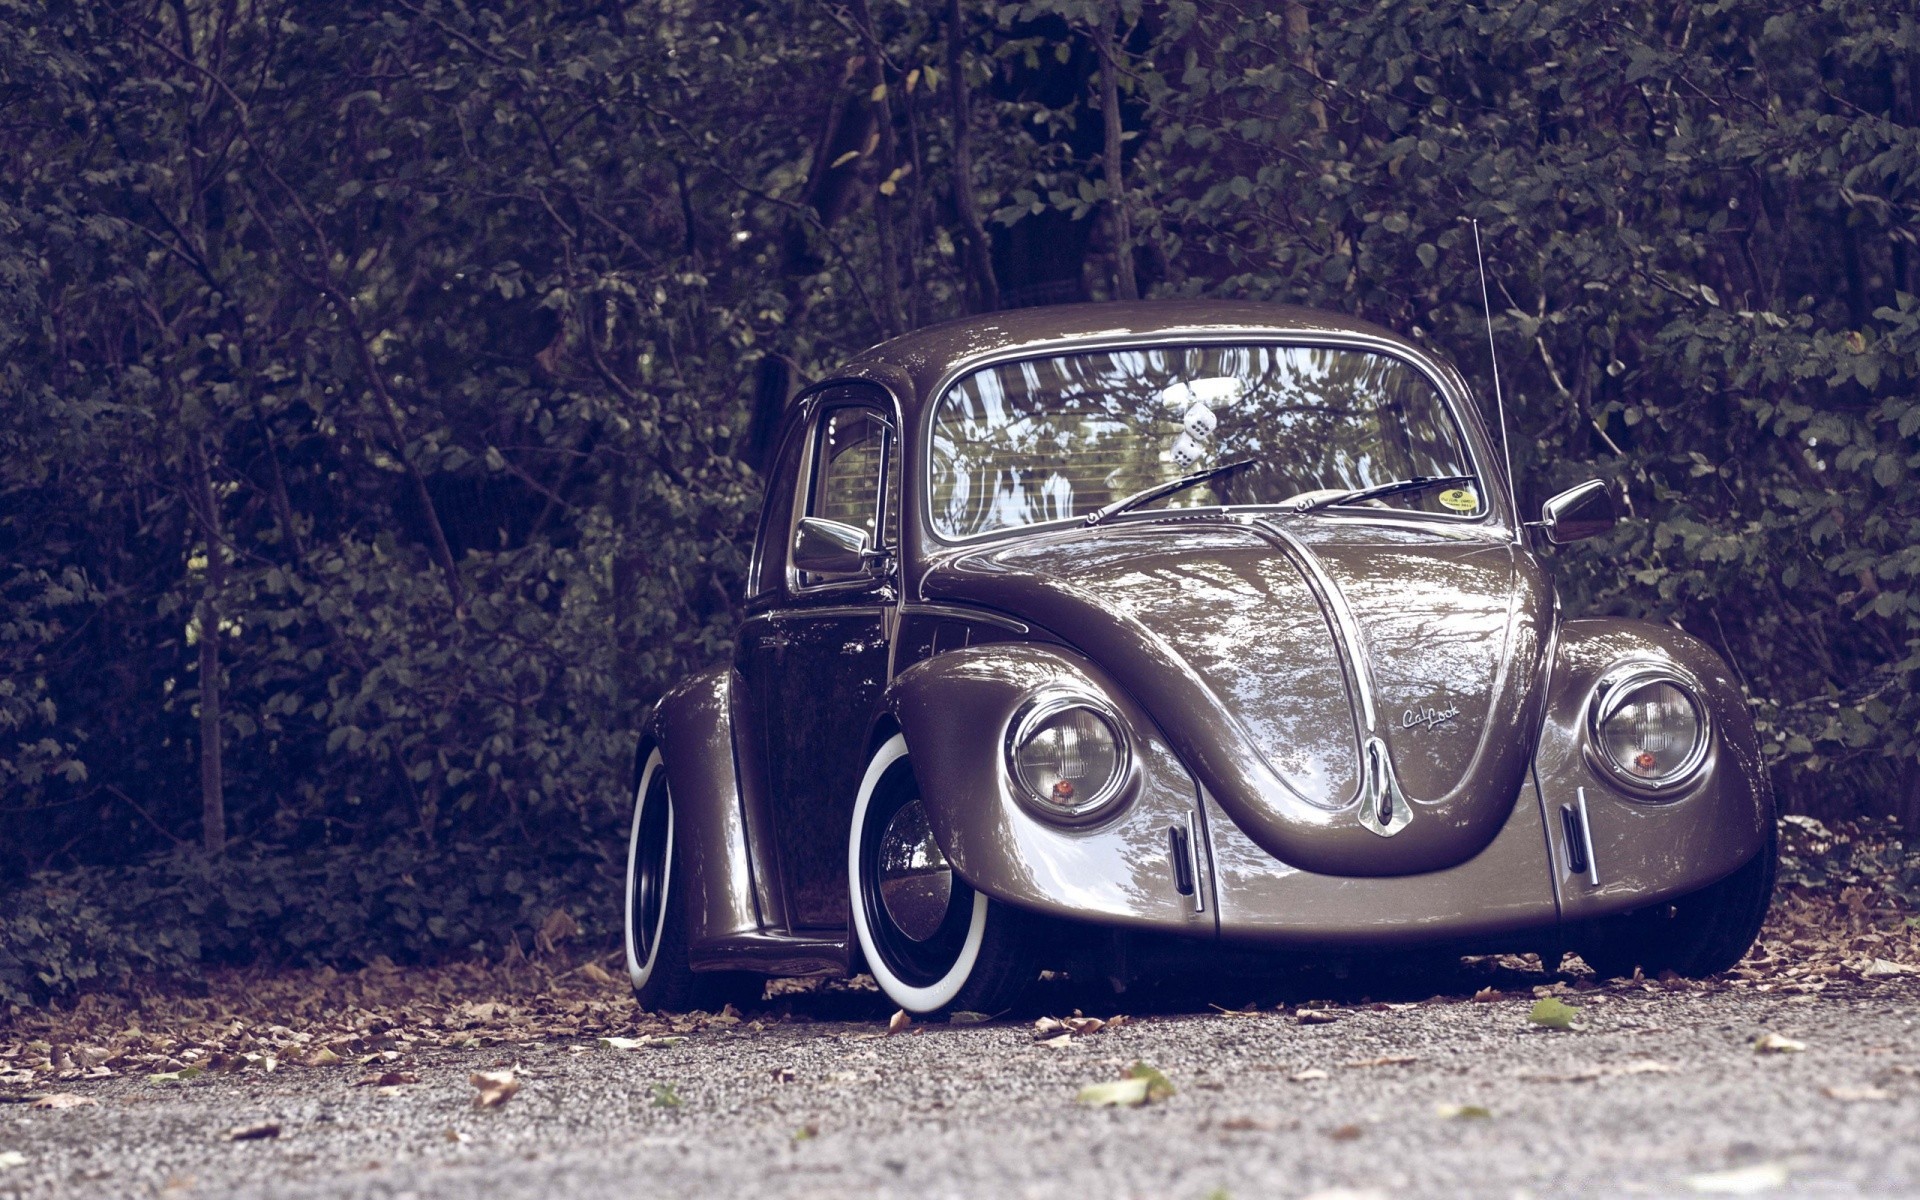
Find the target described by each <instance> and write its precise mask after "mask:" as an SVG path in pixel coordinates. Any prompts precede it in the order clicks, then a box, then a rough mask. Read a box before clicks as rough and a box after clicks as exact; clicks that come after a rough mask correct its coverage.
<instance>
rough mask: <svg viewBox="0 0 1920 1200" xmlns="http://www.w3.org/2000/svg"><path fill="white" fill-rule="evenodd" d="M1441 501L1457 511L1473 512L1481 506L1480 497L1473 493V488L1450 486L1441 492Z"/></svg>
mask: <svg viewBox="0 0 1920 1200" xmlns="http://www.w3.org/2000/svg"><path fill="white" fill-rule="evenodd" d="M1440 503H1442V504H1444V505H1446V506H1447V507H1448V508H1450V509H1452V510H1453V511H1455V512H1463V513H1467V512H1472V511H1473V510H1474V509H1476V508H1479V507H1480V497H1478V496H1476V495H1474V494H1473V489H1472V488H1448V489H1447V490H1446V491H1444V492H1441V493H1440Z"/></svg>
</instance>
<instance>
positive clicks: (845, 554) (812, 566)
mask: <svg viewBox="0 0 1920 1200" xmlns="http://www.w3.org/2000/svg"><path fill="white" fill-rule="evenodd" d="M867 557H868V554H867V535H866V531H865V530H861V529H855V528H854V527H853V526H851V525H843V524H841V523H840V522H838V521H829V520H827V519H826V518H825V517H802V518H800V528H799V529H798V530H796V531H795V532H794V535H793V565H794V566H795V567H798V568H799V569H800V570H802V571H811V572H813V573H814V574H816V575H852V574H855V573H856V572H858V571H859V570H861V569H862V568H863V567H865V566H866V565H867Z"/></svg>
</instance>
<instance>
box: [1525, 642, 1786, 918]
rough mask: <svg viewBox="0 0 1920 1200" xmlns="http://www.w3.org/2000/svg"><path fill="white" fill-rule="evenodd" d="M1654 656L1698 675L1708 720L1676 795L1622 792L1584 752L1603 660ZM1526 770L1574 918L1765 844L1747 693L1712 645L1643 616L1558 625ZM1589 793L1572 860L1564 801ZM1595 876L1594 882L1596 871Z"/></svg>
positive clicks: (1622, 904)
mask: <svg viewBox="0 0 1920 1200" xmlns="http://www.w3.org/2000/svg"><path fill="white" fill-rule="evenodd" d="M1628 660H1634V661H1640V662H1652V663H1662V664H1666V665H1669V666H1671V667H1674V668H1677V669H1678V670H1679V671H1680V672H1682V673H1683V674H1684V675H1687V676H1691V677H1692V678H1693V679H1694V680H1696V681H1697V682H1698V683H1699V684H1700V690H1701V695H1700V699H1701V701H1702V703H1703V704H1704V705H1705V706H1706V708H1707V713H1708V719H1709V721H1710V722H1711V724H1712V727H1713V734H1712V739H1711V742H1710V744H1709V746H1710V748H1709V751H1708V756H1707V760H1706V762H1705V764H1704V766H1703V768H1702V770H1701V773H1700V776H1699V779H1698V781H1697V782H1696V783H1695V784H1694V785H1693V786H1691V787H1690V788H1688V789H1687V790H1686V791H1685V792H1683V793H1681V794H1680V795H1678V796H1676V797H1674V798H1672V799H1667V800H1661V801H1658V802H1649V801H1647V800H1642V799H1636V798H1632V797H1629V796H1628V795H1627V794H1626V793H1625V792H1624V791H1623V790H1621V789H1620V788H1619V787H1618V785H1616V784H1614V783H1612V782H1610V780H1609V778H1608V776H1607V774H1606V772H1605V769H1604V768H1602V767H1600V766H1598V765H1597V764H1595V763H1594V762H1592V761H1591V760H1590V759H1589V757H1588V751H1589V737H1588V733H1587V705H1588V703H1589V700H1590V698H1591V697H1592V696H1593V692H1594V687H1595V685H1596V684H1597V683H1598V682H1599V680H1600V677H1601V676H1602V675H1603V674H1604V673H1606V671H1607V670H1608V669H1610V668H1611V667H1613V666H1615V665H1616V664H1619V663H1621V662H1624V661H1628ZM1534 770H1535V773H1536V778H1537V779H1538V781H1539V786H1540V794H1541V799H1542V802H1543V804H1544V807H1545V809H1546V815H1547V826H1548V829H1549V831H1550V837H1551V839H1552V842H1553V845H1554V859H1555V862H1554V868H1555V875H1556V883H1557V884H1558V886H1559V890H1560V906H1561V915H1562V917H1563V919H1565V920H1567V921H1579V920H1584V919H1587V918H1592V917H1598V916H1604V915H1607V914H1609V913H1616V912H1622V911H1625V910H1628V909H1634V908H1639V907H1642V906H1644V905H1646V904H1647V903H1649V902H1652V901H1659V900H1666V899H1671V898H1673V897H1675V896H1682V895H1686V894H1687V893H1689V892H1692V891H1696V890H1698V889H1700V888H1703V887H1706V886H1707V885H1708V884H1710V883H1713V882H1715V881H1717V880H1719V879H1722V878H1724V877H1726V876H1727V875H1730V874H1732V873H1733V872H1734V871H1735V870H1736V869H1738V868H1739V867H1740V866H1742V865H1743V864H1745V863H1746V862H1747V861H1748V860H1749V859H1751V858H1752V857H1753V856H1754V854H1756V853H1758V852H1759V851H1760V849H1761V848H1762V847H1763V846H1764V845H1765V844H1766V838H1767V830H1768V828H1769V827H1770V826H1771V824H1772V822H1773V819H1774V810H1773V790H1772V786H1771V783H1770V781H1769V780H1768V778H1767V773H1766V769H1765V767H1764V766H1763V764H1762V762H1761V759H1760V746H1759V741H1758V738H1757V737H1756V736H1755V734H1754V729H1753V717H1752V714H1751V713H1750V712H1749V711H1748V709H1747V704H1746V697H1745V695H1744V693H1743V692H1742V691H1741V688H1740V686H1739V684H1738V683H1737V682H1736V681H1735V680H1734V678H1733V676H1732V673H1731V672H1730V671H1729V670H1728V668H1727V665H1726V663H1725V662H1723V661H1722V660H1721V658H1720V656H1719V655H1717V654H1715V653H1714V652H1713V651H1712V650H1711V649H1710V648H1708V647H1707V646H1706V645H1705V644H1704V643H1702V642H1700V641H1699V640H1698V639H1697V638H1694V637H1691V636H1689V635H1688V634H1686V633H1683V632H1681V631H1679V630H1677V629H1673V628H1671V627H1669V626H1665V625H1656V624H1654V623H1652V622H1650V621H1627V620H1618V619H1612V618H1601V619H1591V620H1574V621H1567V622H1564V623H1563V624H1562V625H1561V627H1560V645H1559V653H1558V655H1557V657H1556V659H1555V663H1554V672H1553V682H1552V685H1551V687H1550V689H1549V691H1548V695H1547V711H1546V719H1545V721H1544V723H1543V724H1542V726H1541V732H1540V741H1539V744H1538V747H1537V749H1536V751H1535V759H1534ZM1583 793H1584V795H1585V797H1586V815H1587V824H1588V827H1589V828H1590V830H1591V847H1592V848H1591V853H1592V871H1591V873H1588V872H1577V871H1575V870H1574V869H1573V866H1572V863H1571V861H1570V857H1571V856H1570V854H1569V853H1568V845H1567V837H1566V833H1565V829H1564V825H1563V818H1562V816H1561V812H1562V810H1563V809H1566V810H1568V811H1569V812H1574V813H1577V811H1578V807H1579V804H1580V797H1581V795H1582V794H1583ZM1596 876H1597V878H1598V883H1595V882H1594V877H1596Z"/></svg>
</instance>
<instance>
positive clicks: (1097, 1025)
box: [1067, 1017, 1107, 1034]
mask: <svg viewBox="0 0 1920 1200" xmlns="http://www.w3.org/2000/svg"><path fill="white" fill-rule="evenodd" d="M1106 1027H1107V1023H1106V1022H1105V1021H1102V1020H1101V1019H1100V1018H1099V1017H1068V1018H1067V1032H1068V1033H1072V1034H1083V1033H1099V1032H1100V1031H1101V1030H1102V1029H1105V1028H1106Z"/></svg>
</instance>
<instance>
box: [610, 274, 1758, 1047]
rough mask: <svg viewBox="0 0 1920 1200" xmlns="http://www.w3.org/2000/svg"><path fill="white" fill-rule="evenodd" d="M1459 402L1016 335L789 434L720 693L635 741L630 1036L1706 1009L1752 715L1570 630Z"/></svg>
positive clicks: (1140, 330)
mask: <svg viewBox="0 0 1920 1200" xmlns="http://www.w3.org/2000/svg"><path fill="white" fill-rule="evenodd" d="M1614 520H1615V511H1614V502H1613V499H1612V497H1611V495H1610V493H1609V490H1608V488H1607V487H1606V486H1605V485H1604V484H1602V483H1600V482H1597V481H1596V482H1592V483H1588V484H1584V485H1582V486H1580V487H1576V488H1574V489H1572V490H1571V491H1568V492H1564V493H1562V494H1560V495H1558V496H1555V497H1554V498H1553V499H1551V500H1549V501H1548V502H1547V503H1546V504H1545V506H1544V508H1543V510H1542V511H1541V513H1540V515H1539V519H1538V520H1533V521H1523V519H1522V517H1521V514H1520V513H1519V512H1517V511H1516V504H1515V502H1514V499H1513V491H1512V488H1511V485H1510V482H1509V479H1508V475H1507V473H1506V471H1505V470H1503V466H1502V462H1501V459H1500V456H1499V454H1498V451H1497V450H1496V445H1495V442H1494V441H1493V439H1492V438H1491V437H1490V436H1489V433H1488V431H1487V429H1486V428H1485V427H1484V426H1483V425H1482V423H1481V420H1480V417H1479V415H1478V410H1477V409H1476V405H1475V402H1474V397H1473V394H1472V392H1471V390H1470V389H1469V387H1468V385H1467V383H1466V381H1465V380H1464V379H1463V378H1462V377H1461V375H1460V374H1459V373H1458V372H1457V371H1456V370H1454V368H1452V367H1451V366H1449V365H1448V364H1447V363H1446V362H1444V361H1442V360H1441V359H1439V358H1437V357H1435V356H1434V355H1433V354H1432V353H1430V352H1428V351H1427V350H1425V349H1423V348H1422V347H1421V346H1419V345H1418V344H1416V343H1414V342H1412V341H1409V340H1407V339H1404V338H1401V337H1397V336H1395V335H1393V334H1391V333H1389V332H1387V331H1386V330H1383V329H1380V328H1377V327H1375V326H1372V325H1369V324H1366V323H1364V322H1361V321H1357V320H1352V319H1348V318H1345V317H1340V316H1336V315H1332V314H1328V313H1323V312H1316V311H1310V310H1305V309H1298V308H1289V307H1280V306H1269V305H1258V304H1245V303H1214V302H1156V303H1138V304H1117V303H1116V304H1100V305H1080V306H1071V307H1057V308H1045V309H1036V310H1027V311H1022V312H1012V313H999V314H995V315H991V316H985V317H979V318H973V319H969V320H964V321H959V322H954V323H950V324H946V325H941V326H937V327H934V328H930V329H925V330H922V331H920V332H917V333H912V334H908V335H906V336H904V337H900V338H896V339H894V340H892V341H889V342H887V343H884V344H882V345H880V346H878V347H876V348H874V349H872V350H869V351H867V352H866V353H864V354H863V355H861V356H860V357H858V358H857V359H855V360H854V361H852V362H850V363H848V364H847V365H846V367H845V368H844V369H843V370H842V371H840V372H839V373H838V374H837V375H835V376H833V377H832V378H830V379H827V380H826V381H824V382H821V383H819V384H817V385H815V386H813V387H811V388H809V389H808V390H806V391H805V392H803V393H802V394H801V395H800V396H799V397H798V398H797V400H796V401H795V402H794V403H793V404H792V405H791V407H790V410H789V412H788V413H787V416H786V419H785V422H784V426H783V432H782V434H781V436H780V438H779V441H778V444H777V448H776V450H775V454H774V458H773V461H772V466H771V468H770V472H769V476H768V489H767V498H766V504H765V509H764V512H763V514H762V516H761V518H760V525H759V532H758V537H757V539H756V541H755V545H754V550H753V557H752V561H751V566H750V570H749V574H748V593H749V594H748V596H747V599H746V604H745V610H744V620H743V623H742V624H741V626H740V629H739V635H738V639H737V651H736V657H735V659H734V661H733V662H732V663H731V664H729V665H726V666H722V667H720V668H718V669H715V670H712V671H709V672H707V673H705V674H702V675H699V676H696V677H694V678H692V679H688V680H686V681H685V682H684V683H682V684H680V685H679V686H677V687H675V688H673V689H672V690H671V691H670V692H669V693H668V694H666V695H665V696H664V697H663V698H662V699H661V700H660V701H659V702H658V704H657V705H656V706H655V708H654V709H653V711H652V713H651V714H650V716H649V717H648V719H647V720H646V722H645V724H644V727H643V730H642V736H641V741H640V746H639V751H638V756H637V762H636V770H635V805H634V811H633V819H632V826H631V834H630V838H629V844H628V871H627V889H626V928H627V935H626V948H627V965H628V969H629V972H630V973H631V976H632V981H633V985H634V988H635V990H636V992H637V994H638V996H639V998H640V1001H641V1002H642V1003H643V1004H645V1005H647V1006H649V1007H660V1008H667V1009H675V1008H687V1007H711V1006H714V1005H717V1004H718V1003H720V1002H721V1001H722V1000H723V999H726V998H730V997H736V996H740V995H748V994H757V993H758V989H759V987H760V983H761V980H762V979H763V978H764V977H765V976H768V975H830V974H847V973H850V972H853V971H857V970H860V969H861V968H862V965H863V964H864V968H865V969H866V970H869V971H871V972H872V974H873V977H874V979H875V980H876V981H877V982H878V983H879V985H880V987H881V989H882V990H884V991H885V993H886V994H887V996H888V997H890V998H891V999H892V1001H893V1002H894V1003H896V1004H898V1005H899V1006H900V1007H902V1008H904V1009H906V1010H908V1011H909V1012H913V1013H934V1012H938V1011H941V1010H953V1011H958V1010H974V1011H982V1012H999V1011H1002V1010H1003V1009H1005V1008H1007V1007H1008V1006H1009V1005H1011V1004H1013V1003H1014V1002H1015V1001H1016V1000H1017V999H1018V997H1019V995H1020V993H1021V991H1022V989H1023V988H1025V987H1026V986H1027V985H1028V984H1029V983H1031V982H1032V981H1033V980H1034V979H1035V977H1036V975H1037V973H1038V972H1039V970H1041V969H1042V968H1061V967H1064V968H1065V969H1067V970H1068V971H1070V972H1072V971H1078V970H1088V971H1091V972H1094V973H1095V974H1096V976H1098V975H1106V976H1110V977H1112V978H1115V979H1124V978H1125V977H1126V976H1127V974H1128V973H1129V971H1130V970H1131V969H1132V966H1131V965H1130V964H1137V963H1138V962H1140V961H1145V959H1146V958H1147V957H1148V956H1150V955H1161V956H1165V955H1169V954H1171V955H1175V956H1176V957H1178V956H1184V961H1186V962H1187V963H1189V964H1190V965H1191V964H1192V963H1194V962H1195V961H1196V960H1198V961H1199V962H1201V963H1205V962H1207V961H1209V960H1210V961H1213V962H1216V963H1228V962H1245V961H1248V960H1249V958H1256V959H1257V958H1259V957H1261V956H1263V955H1264V956H1268V957H1272V956H1273V952H1275V951H1281V950H1293V951H1314V952H1318V951H1320V950H1322V949H1324V950H1327V951H1336V950H1337V951H1344V952H1352V951H1357V950H1366V949H1374V950H1381V951H1387V952H1400V951H1403V950H1411V949H1417V948H1438V949H1441V950H1447V949H1452V950H1457V951H1460V952H1471V951H1475V950H1496V949H1510V950H1543V951H1551V952H1553V953H1554V954H1555V956H1556V957H1557V952H1558V951H1559V950H1560V949H1573V950H1577V951H1578V952H1579V953H1580V954H1581V955H1583V956H1584V957H1585V959H1586V960H1587V962H1588V963H1589V964H1590V965H1591V966H1592V967H1593V968H1594V969H1595V970H1597V971H1599V972H1601V973H1603V974H1612V973H1625V972H1631V971H1632V970H1633V969H1634V968H1635V967H1636V966H1637V967H1642V968H1644V969H1646V971H1647V972H1648V973H1649V974H1651V973H1653V972H1656V971H1660V970H1673V971H1677V972H1679V973H1682V974H1687V975H1698V974H1706V973H1712V972H1716V971H1721V970H1724V969H1726V968H1728V967H1730V966H1732V965H1733V964H1734V963H1735V962H1736V961H1738V960H1739V959H1740V957H1741V956H1742V955H1743V954H1744V953H1745V952H1746V950H1747V948H1748V947H1749V946H1750V945H1751V944H1752V941H1753V939H1754V937H1755V936H1756V934H1757V932H1758V930H1759V927H1760V923H1761V920H1762V918H1763V917H1764V915H1765V912H1766V908H1767V904H1768V900H1769V898H1770V895H1771V892H1772V886H1773V872H1774V861H1775V857H1776V848H1775V835H1774V828H1775V823H1774V819H1773V801H1772V794H1771V791H1770V789H1769V785H1768V781H1767V777H1766V774H1765V772H1764V770H1763V768H1762V764H1761V759H1760V754H1759V751H1758V747H1757V744H1756V740H1755V736H1754V730H1753V725H1752V721H1751V719H1750V717H1749V714H1748V712H1747V709H1746V706H1745V704H1744V703H1743V700H1742V695H1741V691H1740V688H1739V686H1738V685H1737V684H1736V682H1735V681H1734V679H1733V677H1732V675H1731V674H1730V672H1729V671H1728V669H1727V667H1726V666H1725V664H1724V663H1723V662H1722V661H1721V660H1720V659H1719V658H1718V657H1717V656H1716V655H1715V654H1714V652H1713V651H1712V650H1710V649H1709V648H1708V647H1706V646H1705V645H1703V644H1702V643H1700V642H1699V641H1697V640H1696V639H1694V638H1692V637H1689V636H1688V635H1687V634H1685V633H1683V632H1680V631H1679V630H1677V629H1674V628H1671V627H1668V626H1666V625H1660V624H1654V623H1651V622H1644V621H1631V620H1619V619H1613V618H1577V619H1576V618H1566V617H1563V616H1562V615H1561V613H1560V606H1559V602H1558V600H1557V598H1556V595H1555V592H1554V588H1553V583H1552V581H1551V579H1550V577H1549V574H1548V572H1547V570H1546V568H1545V566H1544V565H1543V562H1542V558H1541V554H1542V552H1543V551H1544V550H1545V549H1546V547H1548V546H1551V545H1558V544H1561V543H1566V542H1570V541H1573V540H1576V539H1580V538H1584V537H1588V536H1592V535H1594V534H1596V533H1601V532H1604V531H1605V530H1606V529H1608V528H1610V527H1611V526H1612V524H1613V522H1614Z"/></svg>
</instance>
